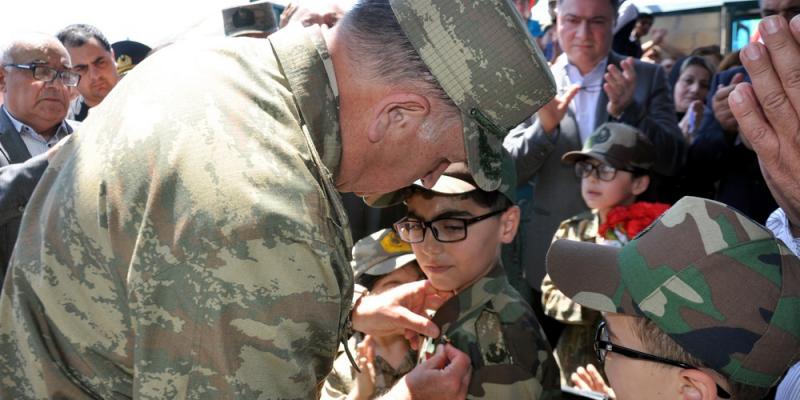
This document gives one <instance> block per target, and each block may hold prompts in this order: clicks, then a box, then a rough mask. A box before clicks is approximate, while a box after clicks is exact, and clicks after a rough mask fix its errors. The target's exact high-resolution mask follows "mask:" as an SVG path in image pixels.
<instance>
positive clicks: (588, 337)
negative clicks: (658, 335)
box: [541, 122, 667, 385]
mask: <svg viewBox="0 0 800 400" xmlns="http://www.w3.org/2000/svg"><path fill="white" fill-rule="evenodd" d="M561 159H562V160H563V161H564V162H565V163H568V164H573V165H574V166H575V174H576V176H577V177H578V178H580V179H581V196H582V197H583V200H584V201H585V202H586V205H587V206H588V207H589V208H590V209H591V211H587V212H584V213H581V214H578V215H576V216H573V217H572V218H569V219H567V220H565V221H564V222H562V223H561V225H560V226H559V228H558V231H556V234H555V236H554V237H553V240H554V241H555V240H558V239H568V240H577V241H581V242H589V243H600V244H609V245H617V246H620V244H619V241H624V240H625V238H624V237H622V236H623V233H622V232H617V235H618V236H620V237H618V238H617V240H609V239H606V237H604V235H603V234H602V233H600V232H598V231H599V228H600V227H601V225H602V224H605V223H606V222H607V216H608V214H609V212H611V210H614V209H617V207H620V206H623V207H624V206H628V205H631V204H633V203H634V202H635V201H636V197H637V196H639V195H640V194H642V193H643V192H644V191H645V190H647V187H648V185H649V184H650V176H649V175H648V174H649V172H650V167H652V165H653V163H654V162H655V149H654V147H653V144H652V143H651V142H650V140H649V139H647V137H646V136H644V135H643V134H642V133H641V132H640V131H639V130H638V129H636V128H633V127H631V126H629V125H624V124H619V123H613V122H610V123H605V124H603V125H601V126H600V127H598V128H597V130H595V132H594V133H593V134H592V136H590V137H589V139H588V140H587V141H586V144H585V145H584V147H583V150H581V151H570V152H568V153H566V154H564V156H563V157H562V158H561ZM642 204H645V203H637V206H638V205H642ZM645 205H646V206H649V204H645ZM666 208H667V206H666V205H664V207H663V208H662V209H661V210H660V211H661V212H663V211H664V210H666ZM661 212H659V213H658V214H655V215H653V216H652V217H651V219H649V220H648V221H647V223H646V224H644V225H642V227H644V226H647V225H649V223H650V222H652V220H653V219H655V217H657V216H658V215H659V214H661ZM609 233H610V232H609ZM630 236H631V237H632V236H635V235H630ZM541 290H542V305H543V306H544V312H545V314H546V315H548V316H550V317H553V318H555V319H556V320H558V321H560V322H562V323H564V324H565V325H566V326H565V328H564V330H563V331H562V332H561V336H559V339H558V344H557V345H556V361H557V362H558V366H559V367H560V369H561V384H562V385H568V384H569V382H570V376H571V374H573V373H574V372H576V371H577V370H578V369H579V367H583V366H585V365H587V364H589V363H591V362H592V361H593V360H595V356H594V354H595V353H594V349H593V348H592V338H593V337H594V332H595V330H596V328H597V324H599V323H600V319H601V317H600V313H599V312H596V311H594V310H588V309H583V308H582V307H581V306H580V304H577V303H575V302H574V301H572V300H571V299H570V298H568V297H567V296H564V294H563V293H561V291H559V290H558V288H556V287H555V286H554V285H553V282H552V280H551V279H550V277H549V276H548V275H545V277H544V279H543V280H542V286H541Z"/></svg>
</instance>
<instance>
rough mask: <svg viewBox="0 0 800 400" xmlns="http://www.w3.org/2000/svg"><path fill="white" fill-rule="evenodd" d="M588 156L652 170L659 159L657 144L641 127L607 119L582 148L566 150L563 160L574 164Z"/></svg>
mask: <svg viewBox="0 0 800 400" xmlns="http://www.w3.org/2000/svg"><path fill="white" fill-rule="evenodd" d="M587 157H590V158H594V159H597V160H600V161H602V162H604V163H606V164H608V165H611V166H612V167H614V168H616V169H621V170H627V171H649V170H650V168H651V167H652V166H653V164H654V163H655V161H656V148H655V146H654V145H653V142H651V141H650V139H648V138H647V136H645V135H644V134H642V132H641V131H639V130H638V129H636V128H634V127H632V126H630V125H625V124H620V123H616V122H606V123H605V124H603V125H600V126H599V127H597V129H596V130H595V131H594V133H592V136H589V139H588V140H587V141H586V144H584V145H583V149H582V150H581V151H570V152H567V153H565V154H564V155H563V156H562V157H561V160H562V161H564V162H566V163H569V164H575V163H576V162H577V161H580V160H581V159H584V158H587Z"/></svg>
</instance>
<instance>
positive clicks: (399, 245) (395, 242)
mask: <svg viewBox="0 0 800 400" xmlns="http://www.w3.org/2000/svg"><path fill="white" fill-rule="evenodd" d="M381 247H382V248H383V251H385V252H387V253H389V254H393V253H410V252H411V245H410V244H408V243H406V242H404V241H402V240H400V238H399V237H397V234H395V233H394V232H389V234H388V235H386V236H384V237H383V239H381Z"/></svg>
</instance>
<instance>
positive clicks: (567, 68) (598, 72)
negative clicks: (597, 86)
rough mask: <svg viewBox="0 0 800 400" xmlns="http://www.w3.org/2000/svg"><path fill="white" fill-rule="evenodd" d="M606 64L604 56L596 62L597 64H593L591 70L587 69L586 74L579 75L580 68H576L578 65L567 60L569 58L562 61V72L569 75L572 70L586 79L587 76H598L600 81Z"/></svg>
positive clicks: (606, 59) (606, 60)
mask: <svg viewBox="0 0 800 400" xmlns="http://www.w3.org/2000/svg"><path fill="white" fill-rule="evenodd" d="M564 59H565V60H566V57H564ZM607 66H608V57H606V58H604V59H603V60H601V61H600V62H599V63H597V65H595V66H594V68H592V70H591V71H589V73H588V74H586V75H581V71H580V69H578V67H577V66H576V65H575V64H573V63H571V62H569V60H566V62H565V63H564V72H565V73H566V74H567V75H570V72H572V73H574V74H575V75H577V76H580V77H581V78H583V79H587V78H588V79H590V78H592V77H598V78H599V79H598V80H599V81H601V82H602V81H603V74H604V73H605V70H606V67H607Z"/></svg>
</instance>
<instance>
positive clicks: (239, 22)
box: [222, 1, 278, 37]
mask: <svg viewBox="0 0 800 400" xmlns="http://www.w3.org/2000/svg"><path fill="white" fill-rule="evenodd" d="M222 23H223V24H224V26H225V36H258V37H266V36H267V35H269V34H270V33H273V32H275V31H276V30H278V21H277V20H276V19H275V12H274V11H273V10H272V3H270V2H266V1H257V2H253V3H249V4H245V5H242V6H236V7H231V8H226V9H224V10H222Z"/></svg>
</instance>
